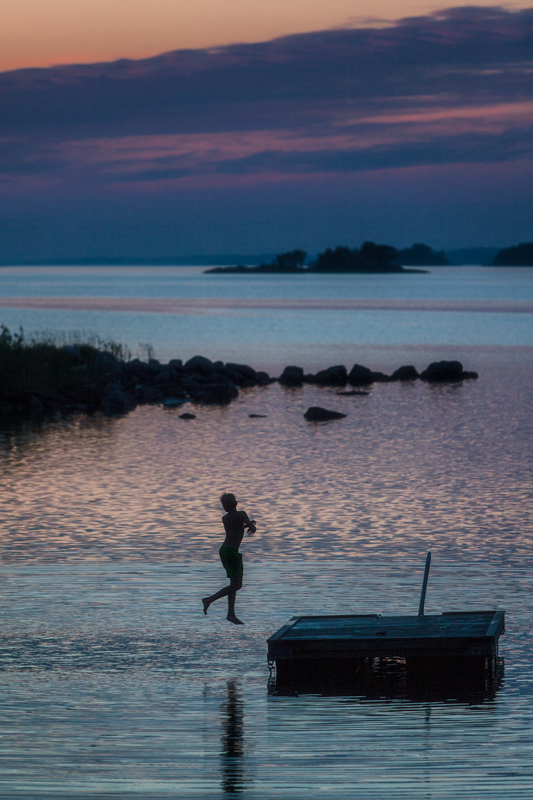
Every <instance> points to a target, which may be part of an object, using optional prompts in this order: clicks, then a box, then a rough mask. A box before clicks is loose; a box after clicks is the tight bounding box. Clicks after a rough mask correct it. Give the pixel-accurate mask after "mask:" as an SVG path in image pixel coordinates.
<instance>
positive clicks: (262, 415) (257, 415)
mask: <svg viewBox="0 0 533 800" xmlns="http://www.w3.org/2000/svg"><path fill="white" fill-rule="evenodd" d="M248 416H249V417H250V419H262V418H263V417H267V416H268V414H248Z"/></svg>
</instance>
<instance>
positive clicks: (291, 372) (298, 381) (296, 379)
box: [279, 367, 304, 386]
mask: <svg viewBox="0 0 533 800" xmlns="http://www.w3.org/2000/svg"><path fill="white" fill-rule="evenodd" d="M279 382H280V383H281V384H282V385H283V386H303V382H304V371H303V369H302V368H301V367H285V369H284V370H283V374H282V376H281V377H280V379H279Z"/></svg>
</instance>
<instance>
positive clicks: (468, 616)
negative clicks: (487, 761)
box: [268, 555, 505, 688]
mask: <svg viewBox="0 0 533 800" xmlns="http://www.w3.org/2000/svg"><path fill="white" fill-rule="evenodd" d="M429 561H430V557H429V555H428V560H427V563H426V574H425V576H424V589H423V592H422V599H421V602H420V612H419V614H418V616H402V617H400V616H390V617H382V616H380V615H378V614H367V615H343V616H312V617H307V616H306V617H293V618H292V619H291V620H290V622H289V623H288V624H287V625H284V626H283V627H282V628H280V629H279V630H278V631H277V632H276V633H274V634H273V636H271V637H270V638H269V639H268V660H269V662H275V664H276V682H277V685H278V687H279V686H282V685H283V684H287V685H290V686H293V687H294V688H297V687H298V685H302V686H303V685H306V684H308V683H309V680H310V677H311V676H312V678H313V681H314V683H315V684H316V683H317V681H319V682H320V680H326V679H327V680H328V682H331V680H333V679H334V678H337V679H342V681H343V682H346V681H348V680H350V679H351V680H353V681H355V680H356V679H357V678H358V677H361V676H363V675H364V674H367V673H368V671H369V670H375V666H376V662H378V663H379V662H383V663H389V664H390V663H391V662H393V661H395V662H396V663H399V662H401V663H402V665H403V666H404V668H405V670H406V672H407V675H408V676H411V677H413V678H418V679H420V680H421V681H422V682H423V683H432V682H433V683H437V684H438V683H439V682H440V681H442V680H443V679H444V680H446V681H449V680H461V681H466V682H472V683H475V684H477V685H480V684H481V683H483V684H485V683H486V682H487V681H493V680H494V679H495V677H496V674H497V667H498V640H499V637H500V636H501V634H502V633H503V632H504V629H505V612H504V611H467V612H454V611H452V612H445V613H444V614H430V615H427V616H425V615H424V608H423V606H424V596H425V588H426V586H427V577H428V572H429Z"/></svg>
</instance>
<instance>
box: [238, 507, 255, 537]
mask: <svg viewBox="0 0 533 800" xmlns="http://www.w3.org/2000/svg"><path fill="white" fill-rule="evenodd" d="M239 513H240V515H241V516H242V518H243V520H244V527H245V528H248V536H252V535H253V534H254V533H255V532H256V530H257V528H256V527H255V519H250V517H249V516H248V514H247V513H246V511H240V512H239Z"/></svg>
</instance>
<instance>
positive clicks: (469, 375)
mask: <svg viewBox="0 0 533 800" xmlns="http://www.w3.org/2000/svg"><path fill="white" fill-rule="evenodd" d="M478 378H479V373H478V372H474V370H465V371H464V372H463V380H464V381H466V380H474V381H475V380H477V379H478Z"/></svg>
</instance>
